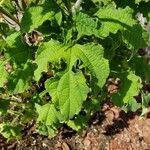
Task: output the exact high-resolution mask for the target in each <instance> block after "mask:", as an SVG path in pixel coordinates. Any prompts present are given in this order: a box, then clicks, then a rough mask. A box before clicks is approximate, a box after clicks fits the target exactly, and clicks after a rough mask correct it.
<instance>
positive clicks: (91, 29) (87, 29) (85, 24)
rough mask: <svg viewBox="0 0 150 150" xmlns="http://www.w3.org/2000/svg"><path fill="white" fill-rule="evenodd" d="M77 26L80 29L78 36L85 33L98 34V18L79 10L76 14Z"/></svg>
mask: <svg viewBox="0 0 150 150" xmlns="http://www.w3.org/2000/svg"><path fill="white" fill-rule="evenodd" d="M74 21H75V23H76V28H77V31H78V38H80V37H81V36H83V35H88V36H90V35H93V34H96V35H97V30H96V29H97V28H98V19H96V18H94V17H93V18H92V17H90V16H88V15H87V14H85V13H82V12H79V13H77V14H76V15H75V16H74Z"/></svg>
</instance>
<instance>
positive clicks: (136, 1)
mask: <svg viewBox="0 0 150 150" xmlns="http://www.w3.org/2000/svg"><path fill="white" fill-rule="evenodd" d="M143 1H144V2H148V1H149V0H135V4H139V3H140V2H143Z"/></svg>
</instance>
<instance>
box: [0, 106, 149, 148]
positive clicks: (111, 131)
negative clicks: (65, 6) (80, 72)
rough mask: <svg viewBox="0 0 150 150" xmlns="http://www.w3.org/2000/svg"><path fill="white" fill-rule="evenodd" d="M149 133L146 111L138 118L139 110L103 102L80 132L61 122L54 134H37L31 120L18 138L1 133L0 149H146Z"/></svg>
mask: <svg viewBox="0 0 150 150" xmlns="http://www.w3.org/2000/svg"><path fill="white" fill-rule="evenodd" d="M149 135H150V116H149V114H147V116H145V117H143V118H141V117H140V114H139V113H138V112H136V113H125V112H123V111H122V110H121V109H120V108H117V107H115V106H113V105H108V104H105V105H104V106H103V108H102V110H101V111H99V112H96V113H95V117H93V118H92V122H91V124H90V125H89V127H87V128H86V129H85V130H84V131H83V132H82V133H81V134H76V133H75V132H74V131H72V130H70V129H67V128H66V127H65V126H64V127H63V128H62V129H61V131H60V132H59V134H58V135H57V136H56V137H54V138H52V139H49V138H48V137H45V136H41V135H39V134H37V133H36V132H35V127H34V124H33V123H31V124H30V125H28V126H27V127H26V129H25V130H24V132H23V137H22V139H21V140H19V141H17V140H13V141H9V142H7V141H6V139H4V138H3V137H0V150H149V149H150V138H149Z"/></svg>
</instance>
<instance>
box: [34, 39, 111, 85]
mask: <svg viewBox="0 0 150 150" xmlns="http://www.w3.org/2000/svg"><path fill="white" fill-rule="evenodd" d="M36 56H37V57H36V60H35V62H36V63H37V65H38V68H37V70H36V71H35V79H36V80H39V78H40V75H41V73H42V72H44V71H47V65H48V62H53V61H58V59H59V58H63V59H65V60H66V61H67V64H68V68H70V69H72V66H73V65H74V63H75V61H76V60H77V59H81V61H83V65H84V66H85V67H87V68H89V70H90V72H91V74H92V76H93V81H94V82H96V84H97V85H98V86H99V87H102V86H103V85H104V84H105V82H106V79H107V77H108V74H109V64H108V60H106V59H105V58H104V56H103V48H102V47H101V46H100V45H95V44H93V43H90V44H86V45H79V44H76V45H74V46H72V47H69V46H64V45H62V44H60V43H58V42H56V41H53V40H51V41H50V42H47V43H44V44H43V45H42V46H41V47H39V49H38V51H37V55H36Z"/></svg>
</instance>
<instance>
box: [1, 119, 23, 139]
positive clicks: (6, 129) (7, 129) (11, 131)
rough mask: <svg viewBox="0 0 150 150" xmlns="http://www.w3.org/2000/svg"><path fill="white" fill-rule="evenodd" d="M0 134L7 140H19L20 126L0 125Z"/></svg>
mask: <svg viewBox="0 0 150 150" xmlns="http://www.w3.org/2000/svg"><path fill="white" fill-rule="evenodd" d="M0 133H1V134H2V135H3V136H4V137H5V138H7V139H9V140H10V139H14V138H19V137H20V136H21V128H20V126H19V125H18V126H11V125H9V123H5V122H4V123H1V124H0Z"/></svg>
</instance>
